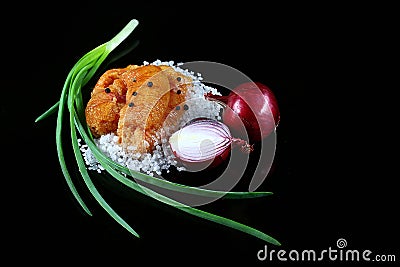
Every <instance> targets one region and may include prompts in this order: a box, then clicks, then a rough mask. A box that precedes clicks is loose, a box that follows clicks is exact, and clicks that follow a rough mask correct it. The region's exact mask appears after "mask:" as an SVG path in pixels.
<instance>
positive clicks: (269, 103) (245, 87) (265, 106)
mask: <svg viewBox="0 0 400 267" xmlns="http://www.w3.org/2000/svg"><path fill="white" fill-rule="evenodd" d="M206 97H207V98H208V99H210V100H219V101H221V102H223V103H225V104H226V106H227V108H225V110H224V112H223V115H222V121H223V122H224V123H225V124H226V125H228V126H229V128H230V130H231V131H232V133H234V134H235V135H237V136H240V137H244V136H246V134H245V133H243V129H246V131H247V135H248V139H249V141H250V142H257V141H260V140H262V139H264V138H265V137H267V136H268V135H270V133H271V132H273V131H274V130H275V128H276V126H277V125H278V123H279V120H280V112H279V108H278V102H277V100H276V97H275V95H274V93H273V92H272V90H271V89H270V88H269V87H268V86H266V85H265V84H262V83H260V82H246V83H242V84H240V85H239V86H237V87H235V88H234V89H233V90H232V91H231V92H230V93H229V95H228V96H216V95H210V94H207V95H206ZM250 107H251V108H250ZM243 125H244V127H243Z"/></svg>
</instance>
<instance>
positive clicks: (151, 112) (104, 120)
mask: <svg viewBox="0 0 400 267" xmlns="http://www.w3.org/2000/svg"><path fill="white" fill-rule="evenodd" d="M191 82H192V79H191V78H190V77H188V76H185V75H183V74H182V73H180V72H177V71H176V70H174V69H173V68H172V67H171V66H166V65H165V66H164V65H162V66H155V65H143V66H138V65H129V66H127V67H126V68H120V69H111V70H108V71H106V72H105V73H104V74H103V75H102V76H101V77H100V78H99V80H98V82H97V83H96V85H95V87H94V88H93V91H92V93H91V98H90V100H89V101H88V103H87V106H86V109H85V115H86V121H87V124H88V126H89V128H90V130H91V132H92V134H93V136H94V137H96V138H98V137H100V136H101V135H105V134H108V133H114V134H116V135H118V136H119V142H120V143H121V144H122V145H123V147H124V148H125V149H130V150H132V151H134V152H140V153H143V152H150V151H151V149H152V148H153V146H154V141H155V140H156V138H155V133H156V132H157V131H158V130H159V129H160V127H162V125H163V123H164V120H165V118H166V117H167V116H168V114H169V113H170V112H171V111H173V110H174V109H175V107H176V106H178V105H180V104H181V103H183V102H184V101H185V96H186V93H187V89H188V86H189V85H190V84H191ZM175 113H177V114H175V116H176V118H178V117H179V116H181V112H175ZM178 113H179V114H178Z"/></svg>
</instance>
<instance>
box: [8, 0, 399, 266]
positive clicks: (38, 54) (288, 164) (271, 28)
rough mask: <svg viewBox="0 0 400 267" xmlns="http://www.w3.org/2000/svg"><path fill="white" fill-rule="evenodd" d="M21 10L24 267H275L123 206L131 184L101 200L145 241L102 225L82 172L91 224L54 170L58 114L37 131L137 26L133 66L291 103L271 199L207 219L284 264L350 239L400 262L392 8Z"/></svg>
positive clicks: (16, 185)
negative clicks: (81, 75)
mask: <svg viewBox="0 0 400 267" xmlns="http://www.w3.org/2000/svg"><path fill="white" fill-rule="evenodd" d="M10 10H12V9H10ZM15 10H19V12H15V16H14V17H13V18H11V19H7V20H4V22H2V23H3V25H4V26H3V28H4V29H3V47H4V46H5V49H4V50H3V57H4V61H3V68H5V69H6V70H7V72H6V73H7V74H6V76H7V77H4V79H3V86H4V87H3V98H2V100H3V101H2V105H1V116H2V136H3V138H2V140H3V144H2V148H3V150H2V151H3V158H5V159H6V161H5V163H3V170H2V171H3V174H2V178H3V180H4V181H5V182H6V183H5V184H6V185H7V186H4V187H3V190H2V191H3V193H4V196H6V199H5V200H4V202H3V203H2V204H3V207H4V212H3V221H5V222H6V223H7V228H4V230H5V232H6V233H7V236H8V237H11V238H10V239H8V238H7V239H4V243H5V244H6V246H7V247H8V248H10V251H14V252H16V251H17V252H19V253H20V255H21V254H23V255H27V253H29V252H34V253H33V254H30V255H32V256H29V257H25V260H28V261H30V262H37V263H45V262H52V261H53V260H54V258H51V257H50V255H52V256H53V257H56V258H57V262H59V261H60V260H61V261H63V260H68V259H73V258H74V259H77V258H78V255H79V256H82V255H83V256H84V257H83V258H80V261H81V260H82V259H91V260H100V261H103V260H110V259H114V260H117V259H119V260H122V261H124V262H127V263H128V264H130V265H133V264H137V263H136V262H139V261H140V262H142V263H144V262H146V261H147V262H162V263H164V264H165V263H175V264H179V263H181V262H188V264H191V263H198V262H203V261H204V262H207V261H211V260H212V261H214V262H242V261H243V262H247V263H248V264H249V265H253V264H261V265H263V264H267V262H259V261H258V260H257V258H256V253H257V251H258V250H260V249H262V248H263V247H264V245H265V244H266V243H265V242H263V241H260V240H258V239H257V238H255V237H252V236H248V235H245V234H243V233H241V232H238V231H235V230H232V229H229V228H226V227H223V226H220V225H217V224H215V223H212V222H208V221H204V220H202V219H199V218H197V217H193V216H191V215H189V214H185V213H183V212H180V211H178V210H176V209H174V208H170V207H167V206H165V205H162V204H159V203H155V202H154V201H153V200H151V199H148V198H146V197H143V196H141V195H139V194H136V193H135V192H130V191H128V193H120V192H119V191H121V190H119V189H121V188H119V185H118V184H114V183H112V184H109V183H108V182H107V181H104V180H102V179H101V178H99V180H98V181H97V183H98V185H99V190H100V191H101V192H102V193H103V194H104V197H105V198H106V200H108V201H109V203H110V204H111V206H112V207H114V208H115V209H116V210H117V212H118V213H119V214H120V215H121V216H122V217H123V218H124V219H126V220H127V222H128V223H130V225H131V226H132V227H133V228H134V229H135V230H137V231H138V232H139V234H140V235H141V238H140V239H137V238H135V237H133V236H131V235H130V234H129V233H128V232H127V231H126V230H125V229H123V228H122V227H121V226H120V225H118V224H117V223H116V222H114V221H113V220H112V219H111V218H110V217H109V216H108V215H107V214H106V213H105V211H104V210H103V209H102V208H101V207H100V206H99V205H98V204H97V203H96V202H95V201H94V200H93V199H92V198H91V196H90V194H88V193H87V191H85V190H86V189H85V187H84V186H83V185H82V184H79V178H78V174H77V173H75V176H76V177H77V178H76V179H77V181H78V186H80V187H79V188H80V190H81V192H82V194H83V196H84V198H85V199H86V200H87V204H88V205H89V208H90V209H91V210H92V212H93V216H92V217H89V216H87V215H85V214H84V213H83V212H82V211H81V209H80V207H79V206H78V205H77V204H76V202H75V200H74V199H73V197H72V194H71V193H70V191H69V189H68V187H67V185H66V183H65V181H64V177H63V175H62V172H61V169H60V167H59V163H58V159H57V154H56V146H55V127H56V116H55V114H54V115H52V116H50V117H49V118H47V119H45V120H43V121H41V122H39V123H34V120H35V118H36V117H37V116H39V115H40V114H42V113H43V112H44V111H45V110H46V109H47V108H49V107H50V106H51V105H53V104H54V103H56V102H57V101H58V99H59V97H60V93H61V89H62V86H63V83H64V80H65V79H66V76H67V74H68V72H69V70H70V69H71V67H72V66H73V65H74V64H75V62H76V61H77V60H78V59H79V58H80V57H81V56H83V55H84V54H85V53H86V52H88V51H90V50H91V49H93V48H95V47H96V46H98V45H100V44H102V43H104V42H106V41H108V40H109V39H111V38H112V37H113V36H114V35H115V34H116V33H118V32H119V31H120V30H121V29H122V28H123V27H124V26H125V25H126V24H127V23H128V22H129V20H131V19H133V18H135V19H138V20H139V26H138V27H137V28H136V29H135V30H134V32H133V33H132V35H131V36H132V39H134V40H139V45H138V46H137V47H136V48H135V49H134V50H133V51H132V52H131V53H130V54H129V55H127V57H126V58H124V59H123V60H124V61H123V63H124V64H125V63H128V64H131V63H132V64H140V63H142V62H143V61H144V60H146V61H150V62H151V61H153V60H156V59H160V60H174V61H175V62H186V61H196V60H206V61H215V62H220V63H223V64H226V65H229V66H232V67H234V68H236V69H238V70H240V71H241V72H243V73H245V74H247V75H248V76H249V77H250V78H251V79H253V80H254V81H260V82H263V83H265V84H267V85H268V86H269V87H270V88H271V89H272V90H273V91H274V93H275V94H276V97H277V99H278V103H279V107H280V111H281V122H280V124H279V126H278V128H277V147H276V157H275V159H274V167H273V169H272V171H271V172H270V174H269V177H268V178H267V179H266V181H265V182H264V184H263V185H262V188H260V190H268V191H272V192H274V195H273V196H270V197H266V198H262V199H252V200H221V201H218V202H217V203H213V204H211V205H210V206H207V207H204V210H208V211H212V212H213V213H216V214H219V215H223V216H225V217H228V218H231V219H235V220H237V221H240V222H243V223H246V224H248V225H250V226H254V227H255V228H257V229H260V230H262V231H264V232H266V233H268V234H270V235H272V236H273V237H275V238H276V239H278V240H279V241H280V242H281V243H282V246H281V248H282V249H285V250H287V251H289V250H290V249H297V250H301V249H315V250H322V249H327V248H328V247H329V246H331V247H336V240H337V239H339V238H345V239H346V240H347V242H348V248H349V249H360V250H362V249H369V250H371V251H373V252H374V253H376V254H378V253H381V254H396V253H397V254H396V256H397V257H399V254H398V248H399V247H398V244H395V241H397V238H398V234H397V227H398V220H397V219H396V218H395V215H396V213H397V212H398V204H397V201H398V200H397V198H396V194H397V190H396V186H395V185H394V184H395V180H396V179H398V174H397V173H396V172H391V169H390V167H391V166H393V164H395V161H394V159H396V158H398V157H397V154H396V151H394V148H395V147H394V144H392V140H393V139H391V137H390V133H391V132H392V131H391V130H389V129H388V128H387V126H388V125H390V126H391V125H393V122H392V123H387V122H388V121H389V115H390V114H395V112H394V110H395V106H394V105H391V104H389V103H392V101H393V100H394V99H393V98H392V97H390V96H389V94H388V92H387V91H388V90H386V89H388V88H389V87H388V84H387V82H388V81H389V79H390V78H391V77H392V76H393V72H390V71H387V72H386V71H383V74H382V73H381V72H378V71H379V70H382V69H384V67H385V65H384V63H383V62H382V61H381V59H384V58H388V56H389V57H390V56H391V54H390V52H388V51H389V48H390V45H391V44H392V42H391V38H392V37H391V34H390V32H387V31H386V27H385V25H388V24H389V22H390V20H391V18H392V17H391V16H390V14H388V15H387V16H384V17H385V18H384V19H383V20H380V22H381V23H382V21H383V23H382V24H383V26H381V25H378V24H377V21H378V19H377V18H376V16H377V15H378V14H380V15H382V14H383V15H385V12H387V11H388V9H385V8H382V9H377V8H376V7H374V6H369V7H366V6H359V7H354V8H353V7H352V8H351V7H349V6H318V5H313V6H299V5H289V4H288V5H286V6H282V7H277V6H272V5H271V6H270V5H268V4H267V5H264V6H258V5H255V4H251V3H250V2H246V3H241V4H231V5H230V6H229V7H223V6H221V7H216V6H214V5H212V4H202V3H201V2H193V3H190V2H184V3H170V2H162V3H157V2H149V3H130V4H122V3H117V2H116V3H112V4H111V3H109V4H100V3H93V4H91V5H89V4H87V5H84V4H79V5H76V4H72V3H69V4H68V5H66V4H65V5H64V4H52V5H50V6H48V5H46V6H40V5H37V4H35V5H33V4H32V5H31V6H29V5H24V6H23V10H24V11H21V9H19V8H16V9H15ZM386 23H388V24H386ZM131 41H132V40H131ZM124 44H125V43H124ZM124 44H122V45H121V46H123V45H124ZM127 44H129V42H128V41H127ZM382 44H383V45H382ZM389 61H390V60H389ZM391 88H392V90H394V89H395V88H393V85H391ZM389 91H390V90H389ZM4 93H5V94H4ZM68 145H69V144H68V143H66V144H65V146H66V147H68ZM387 150H393V152H394V155H393V156H391V154H387ZM67 159H68V158H67ZM69 160H70V164H71V166H72V167H71V168H72V169H73V168H74V167H73V166H74V165H73V164H74V162H73V160H72V158H71V159H69ZM394 166H395V165H394ZM9 183H11V185H8V184H9ZM122 191H124V192H126V190H122ZM268 248H269V249H278V247H274V246H272V245H268ZM106 252H108V253H106ZM14 260H16V261H19V260H24V257H14ZM325 262H326V263H329V261H328V260H326V261H325ZM386 264H387V263H386ZM382 265H384V264H382Z"/></svg>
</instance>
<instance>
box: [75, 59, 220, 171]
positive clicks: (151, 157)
mask: <svg viewBox="0 0 400 267" xmlns="http://www.w3.org/2000/svg"><path fill="white" fill-rule="evenodd" d="M149 64H152V65H168V66H171V67H173V68H174V69H175V71H177V72H180V73H182V74H184V75H186V76H189V77H191V78H192V80H193V82H192V84H191V86H190V87H188V91H187V95H186V108H185V112H184V114H183V116H182V117H181V118H180V119H179V121H178V123H176V120H175V121H174V123H173V124H168V123H167V121H166V123H165V124H164V126H163V127H162V128H161V129H160V131H159V132H157V133H156V135H155V138H154V141H155V147H154V150H153V151H152V152H151V153H143V154H140V153H132V152H126V151H124V150H123V148H122V146H121V145H120V144H119V142H118V140H119V138H118V136H116V135H115V134H114V133H109V134H105V135H102V136H101V137H99V138H97V139H94V142H95V145H96V146H97V147H98V148H99V150H100V151H101V152H103V154H104V155H105V156H107V157H109V158H110V159H111V160H113V161H114V162H116V163H118V164H120V165H122V166H124V167H127V168H128V169H130V170H133V171H138V172H142V173H145V174H148V175H150V176H161V174H162V171H166V172H167V173H169V168H170V167H171V166H175V168H176V170H178V171H184V170H185V167H184V166H181V165H179V163H178V161H177V160H176V158H175V156H174V154H173V153H172V151H171V150H170V148H169V146H168V138H169V136H170V135H171V134H172V133H174V132H175V131H177V130H179V129H180V128H181V127H183V126H184V125H185V124H186V123H187V122H188V121H190V120H192V119H195V118H198V117H208V118H213V119H216V120H220V119H221V116H220V113H221V108H222V107H221V106H220V105H219V104H218V103H217V102H215V101H208V100H207V99H206V98H205V94H207V93H212V94H214V95H221V94H220V92H219V91H218V90H217V89H215V88H213V87H211V86H208V85H205V84H203V83H202V82H201V80H203V77H202V75H201V73H196V74H195V73H194V72H193V71H190V70H188V69H182V68H181V67H180V66H182V65H183V63H177V64H174V61H172V60H170V61H161V60H159V59H157V60H155V61H154V62H152V63H150V62H148V61H144V62H143V65H149ZM81 141H82V140H80V139H79V140H78V144H79V146H80V150H81V152H82V155H83V157H84V160H85V163H86V165H87V169H88V170H93V171H97V172H99V173H101V172H102V171H103V170H104V167H103V166H102V165H101V164H100V163H99V162H98V161H97V159H96V157H95V156H94V154H93V153H92V151H91V150H90V148H89V147H88V146H87V145H86V144H81ZM146 145H147V144H146ZM130 149H132V151H134V150H135V147H130ZM128 150H129V149H128Z"/></svg>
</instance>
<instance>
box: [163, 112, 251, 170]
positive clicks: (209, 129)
mask: <svg viewBox="0 0 400 267" xmlns="http://www.w3.org/2000/svg"><path fill="white" fill-rule="evenodd" d="M169 144H170V147H171V150H172V152H173V153H174V155H175V156H176V158H177V159H178V160H179V161H180V162H181V163H182V164H183V165H184V166H186V167H187V168H189V169H191V170H194V169H196V171H198V170H200V169H205V168H208V167H215V166H217V165H219V164H221V163H222V162H223V161H225V160H226V159H227V157H228V156H229V154H230V151H231V145H237V146H239V147H240V149H241V150H242V151H243V152H245V153H250V152H251V151H253V147H252V146H251V145H249V144H248V143H247V142H245V141H244V140H242V139H239V138H234V137H232V135H231V132H230V130H229V128H228V127H227V126H226V125H225V124H224V123H222V122H220V121H217V120H213V119H209V118H197V119H194V120H192V121H190V122H188V123H187V124H186V125H185V126H184V127H182V128H181V129H180V130H178V131H176V132H175V133H173V134H172V135H171V137H170V138H169Z"/></svg>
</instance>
